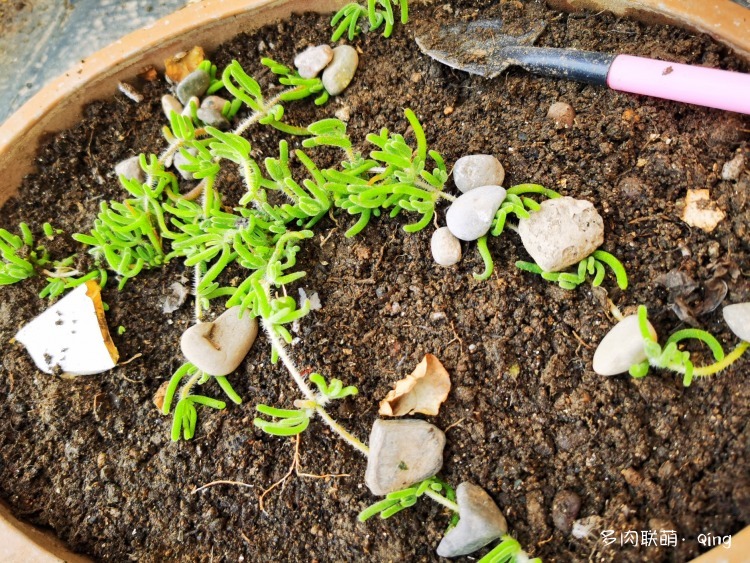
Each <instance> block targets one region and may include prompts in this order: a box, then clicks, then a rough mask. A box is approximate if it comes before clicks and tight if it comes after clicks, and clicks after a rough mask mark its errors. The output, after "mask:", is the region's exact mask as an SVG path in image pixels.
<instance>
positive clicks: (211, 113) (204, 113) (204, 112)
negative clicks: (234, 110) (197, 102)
mask: <svg viewBox="0 0 750 563" xmlns="http://www.w3.org/2000/svg"><path fill="white" fill-rule="evenodd" d="M196 115H197V116H198V119H200V120H201V121H202V122H203V123H205V124H206V125H210V126H211V127H216V128H217V129H220V130H222V131H224V130H226V129H229V120H228V119H227V118H226V117H224V116H223V115H221V112H220V111H217V110H215V109H209V108H199V109H198V111H197V112H196Z"/></svg>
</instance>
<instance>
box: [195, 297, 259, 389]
mask: <svg viewBox="0 0 750 563" xmlns="http://www.w3.org/2000/svg"><path fill="white" fill-rule="evenodd" d="M241 310H242V307H240V306H236V307H232V308H231V309H227V310H226V311H224V313H222V314H221V315H220V316H219V317H218V318H217V319H216V320H215V321H213V322H210V323H198V324H196V325H193V326H191V327H190V328H188V329H187V330H186V331H185V332H183V333H182V338H181V339H180V348H181V349H182V353H183V354H184V355H185V358H187V360H188V361H189V362H191V363H193V364H195V366H196V367H197V368H198V369H200V370H201V371H203V372H205V373H208V374H210V375H214V376H217V375H227V374H229V373H232V372H233V371H234V370H235V369H237V367H238V366H239V365H240V364H241V363H242V360H243V359H244V358H245V356H246V355H247V353H248V352H249V351H250V348H251V347H252V345H253V342H255V337H256V336H257V335H258V321H257V320H256V319H255V318H250V314H249V313H248V312H247V311H245V313H244V314H243V315H242V317H240V316H239V313H240V311H241Z"/></svg>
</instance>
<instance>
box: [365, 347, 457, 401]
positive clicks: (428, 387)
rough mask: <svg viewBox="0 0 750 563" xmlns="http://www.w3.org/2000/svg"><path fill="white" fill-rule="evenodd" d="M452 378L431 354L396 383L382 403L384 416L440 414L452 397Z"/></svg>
mask: <svg viewBox="0 0 750 563" xmlns="http://www.w3.org/2000/svg"><path fill="white" fill-rule="evenodd" d="M450 389H451V379H450V375H448V372H447V371H446V369H445V368H444V367H443V364H441V363H440V360H438V359H437V358H436V357H435V356H433V355H432V354H427V355H425V357H424V358H423V359H422V361H421V362H419V364H418V365H417V367H416V368H415V369H414V371H413V372H412V373H411V375H407V376H406V377H405V378H404V379H402V380H400V381H398V382H396V385H395V387H394V388H393V389H392V390H391V391H389V392H388V395H386V397H385V399H383V400H382V401H380V410H379V411H378V412H379V413H380V414H381V415H383V416H403V415H405V414H413V413H422V414H427V415H430V416H435V415H437V413H438V411H439V410H440V405H441V404H442V403H443V402H444V401H445V400H446V399H447V398H448V392H449V391H450Z"/></svg>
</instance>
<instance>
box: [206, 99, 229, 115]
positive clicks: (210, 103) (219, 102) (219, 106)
mask: <svg viewBox="0 0 750 563" xmlns="http://www.w3.org/2000/svg"><path fill="white" fill-rule="evenodd" d="M228 103H229V100H227V99H225V98H222V97H221V96H206V97H205V98H203V101H202V102H201V105H200V107H201V108H203V109H213V110H216V111H218V112H219V113H221V110H223V109H224V106H225V105H227V104H228Z"/></svg>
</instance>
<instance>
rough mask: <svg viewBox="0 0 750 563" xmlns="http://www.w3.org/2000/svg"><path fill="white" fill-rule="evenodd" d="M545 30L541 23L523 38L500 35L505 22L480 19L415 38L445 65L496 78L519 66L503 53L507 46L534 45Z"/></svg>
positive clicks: (451, 25)
mask: <svg viewBox="0 0 750 563" xmlns="http://www.w3.org/2000/svg"><path fill="white" fill-rule="evenodd" d="M544 27H545V23H544V22H539V23H537V24H536V25H535V27H534V28H533V29H532V30H531V31H528V32H526V33H524V34H523V35H507V34H503V33H501V32H502V28H503V22H502V20H499V19H494V20H480V21H474V22H469V23H456V24H450V25H442V26H440V27H437V28H434V29H432V30H428V31H426V32H425V33H421V34H420V35H418V36H417V37H416V38H415V39H416V42H417V45H418V46H419V48H420V49H421V50H422V52H423V53H424V54H425V55H428V56H430V57H432V58H433V59H435V60H437V61H440V62H441V63H443V64H446V65H448V66H450V67H453V68H456V69H458V70H463V71H465V72H469V73H471V74H479V75H481V76H485V77H487V78H494V77H495V76H497V75H498V74H500V73H501V72H503V71H504V70H505V69H507V68H508V67H509V66H511V65H513V64H516V63H515V61H514V60H513V59H512V58H509V57H508V56H506V55H505V54H504V51H503V50H504V49H505V48H506V47H517V46H529V45H533V44H534V42H535V41H536V40H537V38H538V37H539V35H541V33H542V31H544ZM506 51H510V50H506Z"/></svg>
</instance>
